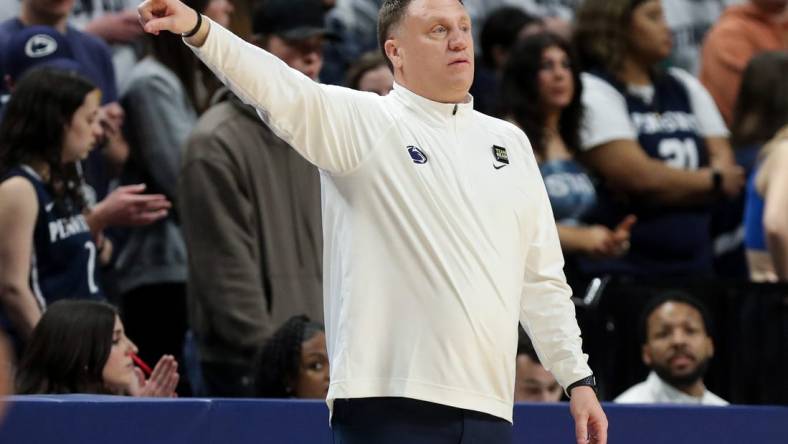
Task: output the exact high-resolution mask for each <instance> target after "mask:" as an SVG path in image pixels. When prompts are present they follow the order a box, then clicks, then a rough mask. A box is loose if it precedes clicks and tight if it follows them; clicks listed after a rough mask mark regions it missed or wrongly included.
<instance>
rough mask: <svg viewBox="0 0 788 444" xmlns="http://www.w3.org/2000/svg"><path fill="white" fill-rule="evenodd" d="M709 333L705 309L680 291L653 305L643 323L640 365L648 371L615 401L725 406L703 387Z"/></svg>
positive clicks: (709, 348) (709, 352) (709, 354)
mask: <svg viewBox="0 0 788 444" xmlns="http://www.w3.org/2000/svg"><path fill="white" fill-rule="evenodd" d="M709 328H710V318H709V314H708V312H707V310H706V308H705V307H704V306H703V305H702V304H701V303H700V302H699V301H697V300H695V299H693V298H692V297H691V296H689V295H687V294H685V293H683V292H670V293H667V294H665V295H662V296H658V297H656V298H655V299H654V300H652V301H651V302H650V303H649V304H648V305H647V306H646V309H645V310H644V312H643V317H642V320H641V338H642V340H643V362H644V363H645V364H646V365H647V366H648V367H650V368H651V370H652V371H651V373H650V374H649V375H648V378H647V379H646V380H645V381H643V382H641V383H639V384H636V385H634V386H632V387H630V388H629V389H628V390H626V391H625V392H624V393H622V394H621V395H619V396H618V397H617V398H616V399H615V400H614V402H618V403H630V404H649V403H657V404H702V405H728V402H727V401H725V400H724V399H722V398H720V397H719V396H717V395H715V394H714V393H712V392H710V391H709V390H707V389H706V386H705V385H704V384H703V376H704V375H705V374H706V370H707V369H708V367H709V361H711V358H712V357H713V356H714V343H713V342H712V339H711V336H710V335H709Z"/></svg>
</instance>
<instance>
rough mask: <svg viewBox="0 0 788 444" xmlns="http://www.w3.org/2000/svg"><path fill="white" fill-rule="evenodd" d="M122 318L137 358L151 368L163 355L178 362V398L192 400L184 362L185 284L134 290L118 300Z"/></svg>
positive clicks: (185, 325) (160, 285)
mask: <svg viewBox="0 0 788 444" xmlns="http://www.w3.org/2000/svg"><path fill="white" fill-rule="evenodd" d="M120 312H121V317H122V319H123V325H124V327H125V330H126V336H128V337H129V339H131V340H132V341H133V342H134V343H135V344H136V345H137V347H138V348H139V353H138V354H139V357H140V358H142V360H143V361H145V362H146V363H147V364H148V365H150V366H151V368H153V367H154V366H155V365H156V363H157V362H159V359H160V358H161V357H162V356H163V355H173V356H174V357H175V359H176V360H177V361H178V373H179V374H180V381H179V382H178V388H177V391H178V396H181V397H184V396H191V387H189V381H188V377H187V376H186V368H185V366H184V362H183V342H184V339H185V337H186V329H187V328H188V327H187V321H186V319H187V318H186V316H187V315H186V284H156V285H146V286H142V287H138V288H135V289H134V290H131V291H129V292H127V293H125V294H123V295H122V296H121V304H120Z"/></svg>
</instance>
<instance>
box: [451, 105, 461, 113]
mask: <svg viewBox="0 0 788 444" xmlns="http://www.w3.org/2000/svg"><path fill="white" fill-rule="evenodd" d="M458 106H459V105H457V104H456V103H455V104H454V111H452V112H451V115H452V116H456V115H457V107H458Z"/></svg>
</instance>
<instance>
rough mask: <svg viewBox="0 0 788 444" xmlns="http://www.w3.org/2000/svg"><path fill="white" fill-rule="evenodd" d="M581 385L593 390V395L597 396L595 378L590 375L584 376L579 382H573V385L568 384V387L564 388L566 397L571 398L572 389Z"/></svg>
mask: <svg viewBox="0 0 788 444" xmlns="http://www.w3.org/2000/svg"><path fill="white" fill-rule="evenodd" d="M583 385H585V386H588V387H591V388H592V389H593V390H594V393H595V394H598V392H597V387H596V378H595V377H594V375H591V376H586V377H585V378H583V379H581V380H579V381H576V382H573V383H571V384H569V387H567V388H566V395H567V396H569V397H570V398H571V397H572V389H573V388H575V387H580V386H583Z"/></svg>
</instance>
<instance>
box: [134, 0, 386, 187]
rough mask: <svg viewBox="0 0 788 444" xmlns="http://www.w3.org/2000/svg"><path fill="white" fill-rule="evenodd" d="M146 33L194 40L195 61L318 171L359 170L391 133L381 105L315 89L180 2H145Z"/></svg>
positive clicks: (370, 99) (333, 89) (352, 93)
mask: <svg viewBox="0 0 788 444" xmlns="http://www.w3.org/2000/svg"><path fill="white" fill-rule="evenodd" d="M139 11H140V17H141V20H142V22H143V25H144V28H145V30H146V31H147V32H151V33H154V34H157V33H159V32H161V31H170V32H174V33H180V34H183V33H187V35H188V33H190V32H191V31H193V30H195V29H197V31H196V32H195V34H194V35H192V36H190V37H186V38H185V41H186V43H188V44H189V45H191V46H192V49H193V50H194V52H195V54H197V56H198V57H200V59H201V60H202V61H203V62H204V63H205V64H206V65H208V67H210V68H211V70H212V71H213V72H214V73H215V74H216V75H217V76H218V77H219V78H220V79H221V80H222V81H223V82H224V83H225V84H227V85H228V86H229V87H230V88H231V89H232V90H233V92H235V93H236V95H238V97H240V98H241V99H242V100H243V101H244V102H246V103H249V104H251V105H253V106H254V107H255V108H257V109H258V112H259V114H260V116H261V118H263V120H265V121H266V123H267V124H268V125H269V126H270V127H271V128H272V129H273V130H274V132H275V133H276V134H277V135H278V136H279V137H281V138H282V139H284V140H285V141H286V142H288V143H289V144H290V145H291V146H293V148H295V149H296V150H297V151H298V152H299V153H300V154H301V155H302V156H304V157H305V158H306V159H307V160H309V161H310V162H312V163H313V164H315V165H317V166H318V167H320V168H322V169H324V170H327V171H330V172H333V173H342V172H346V171H349V170H352V169H353V168H355V167H356V166H357V165H358V164H360V163H361V161H362V160H363V158H365V155H366V154H367V152H368V151H369V150H370V149H371V147H372V146H373V145H374V144H373V143H372V142H374V141H375V140H376V139H377V136H378V135H379V134H382V133H383V131H384V130H385V127H387V126H390V125H391V124H392V123H391V119H388V118H386V113H385V111H384V108H383V106H382V99H380V98H379V97H377V96H375V95H373V94H365V93H360V92H358V91H352V90H349V89H347V88H340V87H335V86H326V85H320V84H318V83H315V82H314V81H312V80H311V79H309V78H307V77H306V76H304V75H303V74H301V73H299V72H297V71H296V70H293V69H291V68H290V67H288V66H287V65H286V64H285V63H284V62H282V61H281V60H279V59H278V58H277V57H275V56H273V55H272V54H270V53H268V52H266V51H264V50H263V49H261V48H258V47H257V46H254V45H252V44H251V43H248V42H246V41H244V40H242V39H241V38H239V37H237V36H235V35H233V34H232V33H230V32H229V31H227V30H226V29H224V28H222V27H221V26H219V25H218V24H216V23H214V22H212V21H210V20H209V19H207V18H204V17H203V18H200V20H199V22H200V26H199V27H196V25H197V24H198V17H199V16H198V14H197V13H196V12H195V11H194V10H193V9H191V8H189V7H187V6H185V5H184V4H182V3H180V2H179V1H178V0H146V1H145V2H144V3H142V4H141V5H140V7H139Z"/></svg>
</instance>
